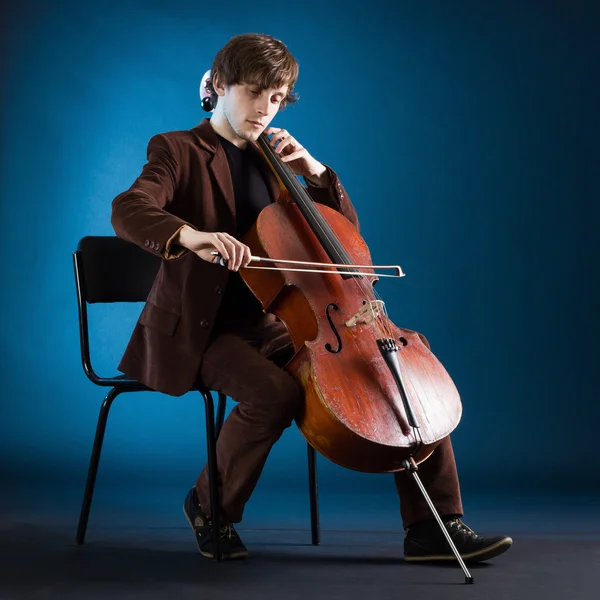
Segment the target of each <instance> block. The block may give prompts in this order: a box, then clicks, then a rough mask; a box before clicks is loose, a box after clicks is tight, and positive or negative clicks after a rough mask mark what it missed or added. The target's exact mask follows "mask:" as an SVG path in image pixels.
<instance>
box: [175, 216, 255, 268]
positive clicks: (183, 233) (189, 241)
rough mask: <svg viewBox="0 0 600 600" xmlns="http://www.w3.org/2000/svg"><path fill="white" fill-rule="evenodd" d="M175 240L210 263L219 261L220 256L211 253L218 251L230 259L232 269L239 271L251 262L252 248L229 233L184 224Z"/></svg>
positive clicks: (229, 266) (228, 264) (228, 266)
mask: <svg viewBox="0 0 600 600" xmlns="http://www.w3.org/2000/svg"><path fill="white" fill-rule="evenodd" d="M173 241H174V242H175V243H176V244H179V245H180V246H183V247H184V248H187V249H188V250H191V251H192V252H193V253H194V254H196V255H198V256H199V257H200V258H201V259H202V260H205V261H206V262H210V263H216V262H217V260H218V256H214V255H212V254H211V252H214V251H217V252H218V253H219V254H220V255H221V256H222V257H223V258H224V259H225V260H226V261H228V262H227V268H228V269H229V270H230V271H238V270H239V268H240V267H245V266H246V265H248V263H249V262H250V257H251V254H250V248H248V246H246V245H244V244H242V242H240V241H239V240H236V239H235V238H234V237H233V236H231V235H229V234H228V233H222V232H216V233H209V232H207V231H196V230H195V229H193V228H192V227H189V226H188V225H184V226H183V227H182V228H181V230H180V232H179V235H178V236H177V237H176V238H175V239H174V240H173Z"/></svg>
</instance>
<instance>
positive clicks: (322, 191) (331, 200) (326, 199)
mask: <svg viewBox="0 0 600 600" xmlns="http://www.w3.org/2000/svg"><path fill="white" fill-rule="evenodd" d="M325 167H326V168H327V172H328V173H329V176H330V178H331V183H330V184H329V185H328V186H326V187H319V186H316V185H314V184H312V183H311V182H310V181H308V180H307V179H306V178H305V179H304V181H305V182H306V191H307V192H308V193H309V194H310V197H311V198H312V199H313V201H314V202H318V203H319V204H325V206H329V207H330V208H333V209H335V210H337V211H338V212H340V213H342V214H343V215H344V216H345V217H346V218H347V219H348V220H349V221H350V222H351V223H352V224H353V225H354V226H355V227H356V229H357V230H360V224H359V222H358V215H357V214H356V210H355V208H354V206H353V204H352V202H351V201H350V198H349V197H348V194H347V193H346V190H345V189H344V186H342V184H341V183H340V180H339V177H338V176H337V173H336V172H335V171H334V170H333V169H332V168H330V167H328V166H327V165H325Z"/></svg>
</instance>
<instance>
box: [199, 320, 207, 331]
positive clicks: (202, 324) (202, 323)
mask: <svg viewBox="0 0 600 600" xmlns="http://www.w3.org/2000/svg"><path fill="white" fill-rule="evenodd" d="M200 327H204V329H206V328H207V327H208V321H207V320H206V319H202V321H200Z"/></svg>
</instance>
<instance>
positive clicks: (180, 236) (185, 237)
mask: <svg viewBox="0 0 600 600" xmlns="http://www.w3.org/2000/svg"><path fill="white" fill-rule="evenodd" d="M193 231H195V229H194V228H193V227H190V226H189V225H184V226H183V227H182V228H181V229H180V230H179V232H178V233H177V236H176V237H175V239H174V240H173V243H174V244H177V245H179V246H183V247H184V248H187V249H188V250H189V247H188V241H189V239H190V234H191V233H192V232H193Z"/></svg>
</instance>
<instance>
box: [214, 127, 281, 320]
mask: <svg viewBox="0 0 600 600" xmlns="http://www.w3.org/2000/svg"><path fill="white" fill-rule="evenodd" d="M217 137H218V138H219V142H220V143H221V145H222V146H223V149H224V150H225V154H226V155H227V161H228V163H229V170H230V171H231V180H232V182H233V192H234V195H235V214H236V225H237V231H236V236H235V237H236V238H237V239H238V240H240V239H241V238H242V236H243V235H244V234H245V233H247V232H248V230H249V229H250V227H251V226H252V225H253V224H254V222H255V221H256V219H257V217H258V215H259V213H260V211H261V210H262V209H263V208H264V207H265V206H268V205H269V204H271V197H270V196H269V189H268V187H267V184H266V181H265V176H264V174H263V171H262V167H261V165H260V163H259V161H260V160H262V159H261V157H260V155H259V154H258V153H256V152H254V151H253V150H252V149H251V148H249V147H246V148H244V149H242V148H238V147H237V146H236V145H235V144H232V143H231V142H230V141H229V140H226V139H225V138H224V137H222V136H220V135H218V134H217ZM261 314H262V307H261V305H260V302H259V301H258V300H257V299H256V297H255V296H254V294H253V293H252V292H251V291H250V290H249V289H248V287H247V286H246V284H245V283H244V281H243V280H242V278H241V276H240V274H239V272H238V273H234V272H231V273H230V274H229V282H228V284H227V289H226V290H225V295H224V297H223V300H222V302H221V307H220V309H219V317H220V318H224V319H227V320H228V321H229V320H235V321H238V320H240V319H242V320H245V319H247V318H250V319H252V318H256V317H258V316H260V315H261Z"/></svg>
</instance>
